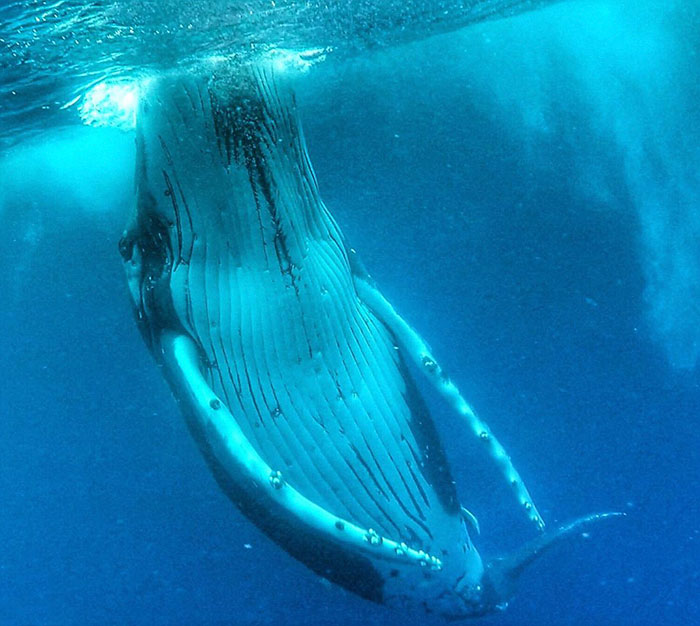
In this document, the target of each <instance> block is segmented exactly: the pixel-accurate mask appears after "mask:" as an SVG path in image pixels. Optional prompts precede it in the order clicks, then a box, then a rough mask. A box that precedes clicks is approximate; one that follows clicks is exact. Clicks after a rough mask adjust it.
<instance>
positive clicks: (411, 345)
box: [350, 250, 544, 530]
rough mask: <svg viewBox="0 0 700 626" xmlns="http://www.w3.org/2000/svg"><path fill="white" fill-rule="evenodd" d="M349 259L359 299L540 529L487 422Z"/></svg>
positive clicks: (534, 509) (525, 493)
mask: <svg viewBox="0 0 700 626" xmlns="http://www.w3.org/2000/svg"><path fill="white" fill-rule="evenodd" d="M350 258H351V262H352V267H353V275H354V279H355V288H356V290H357V294H358V296H359V297H360V299H361V300H362V301H363V302H364V303H365V305H366V306H367V307H369V309H370V310H371V311H372V312H373V313H374V315H376V316H377V318H378V319H379V320H381V322H382V323H383V324H384V325H385V326H386V327H387V328H388V329H389V330H390V331H391V332H392V334H393V335H394V337H395V338H396V341H397V343H398V344H399V348H400V349H401V351H402V352H403V353H404V354H405V356H406V357H407V359H408V360H410V361H413V362H414V363H415V365H416V366H417V367H418V368H419V369H420V370H421V371H422V372H423V373H424V374H425V376H426V377H427V378H428V379H429V380H430V382H431V383H432V384H433V386H434V387H435V388H436V389H437V390H438V392H439V393H440V395H442V397H443V398H445V400H447V402H448V403H449V404H450V405H451V406H452V408H453V409H454V410H455V411H456V412H457V413H458V414H459V415H460V416H461V417H462V419H464V420H465V421H466V422H467V424H468V425H469V427H470V428H471V430H472V431H473V432H474V434H475V435H476V436H477V437H479V439H480V440H481V441H482V442H483V444H484V446H485V447H486V448H487V450H488V452H489V454H490V456H491V457H492V458H493V459H494V461H495V462H496V464H497V465H498V467H499V468H500V470H501V472H502V473H503V475H504V476H505V478H506V480H507V481H508V483H509V484H510V485H511V487H512V488H513V490H514V491H515V494H516V496H517V498H518V501H519V502H520V504H521V506H522V507H523V508H524V510H525V511H526V512H527V515H528V517H529V518H530V520H531V521H532V522H534V523H535V524H536V526H537V527H538V529H540V530H542V529H543V528H544V520H543V519H542V517H541V516H540V514H539V512H538V511H537V507H536V506H535V503H534V502H533V500H532V497H531V496H530V493H529V491H528V490H527V487H526V486H525V483H524V482H523V480H522V478H521V477H520V474H519V473H518V471H517V470H516V469H515V467H514V466H513V463H512V461H511V459H510V457H509V456H508V454H507V453H506V451H505V449H504V448H503V446H502V445H501V444H500V442H499V441H498V439H496V437H495V436H494V434H493V433H492V432H491V429H490V428H489V427H488V425H487V424H486V423H485V422H483V421H482V420H481V419H479V417H478V416H477V415H476V413H475V412H474V410H473V409H472V408H471V406H470V405H469V403H468V402H467V401H466V400H465V399H464V398H463V396H462V394H461V393H460V392H459V389H457V387H456V385H455V384H454V383H453V382H452V381H451V380H450V379H449V378H448V376H447V375H446V374H445V372H444V371H443V369H442V368H441V367H440V365H439V364H438V362H437V360H436V359H435V357H434V356H433V354H432V352H431V350H430V347H429V346H428V344H427V343H426V342H425V341H424V340H423V338H422V337H421V336H420V335H419V334H418V333H417V332H416V331H415V330H414V329H413V328H411V326H410V325H409V324H408V323H407V322H406V320H404V319H403V318H402V317H401V316H400V315H399V314H398V313H397V312H396V310H395V309H394V307H393V306H392V305H391V303H390V302H389V301H388V300H387V299H386V298H385V297H384V295H383V294H382V293H381V291H379V289H378V288H377V286H376V284H375V283H374V281H373V280H372V278H371V277H370V276H369V275H368V274H367V272H366V270H364V268H363V267H362V264H361V263H360V261H359V259H358V258H357V256H356V255H355V253H354V251H353V250H350Z"/></svg>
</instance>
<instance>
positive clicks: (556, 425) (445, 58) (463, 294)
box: [0, 0, 700, 625]
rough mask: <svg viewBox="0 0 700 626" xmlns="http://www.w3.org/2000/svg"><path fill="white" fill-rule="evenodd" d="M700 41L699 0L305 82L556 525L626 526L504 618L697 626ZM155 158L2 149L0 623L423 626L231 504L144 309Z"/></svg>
mask: <svg viewBox="0 0 700 626" xmlns="http://www.w3.org/2000/svg"><path fill="white" fill-rule="evenodd" d="M698 26H700V15H699V13H698V7H697V6H695V5H693V4H692V3H690V2H687V1H686V2H680V1H678V2H671V3H666V4H665V5H664V7H663V8H659V7H654V5H653V3H651V2H644V1H641V0H640V1H639V2H635V3H631V2H630V3H621V4H617V3H616V4H615V5H612V4H606V3H572V4H566V3H565V4H563V5H561V6H558V7H555V8H553V9H550V10H547V11H544V12H542V13H539V14H532V15H526V16H521V17H518V18H514V19H511V20H507V21H504V22H498V23H492V24H488V25H482V26H477V27H474V28H472V29H469V30H467V31H464V32H459V33H455V34H451V35H445V36H441V37H438V38H433V39H430V40H428V41H425V42H421V43H416V44H412V45H408V46H404V47H402V48H396V49H392V50H387V51H375V52H369V53H366V54H364V55H361V56H359V57H356V58H354V59H348V60H345V61H343V62H342V63H335V64H334V63H331V62H329V63H327V64H321V65H319V66H317V67H315V68H314V69H313V71H312V72H311V73H310V74H309V75H308V77H306V78H305V79H304V80H305V82H304V83H303V84H301V85H300V87H299V89H298V96H299V103H300V110H301V114H302V119H303V121H304V125H305V130H306V135H307V141H308V144H309V150H310V153H311V157H312V160H313V162H314V164H315V167H316V172H317V175H318V178H319V181H320V185H321V192H322V194H323V197H324V199H325V200H326V202H327V204H328V205H329V207H330V209H331V211H332V212H333V213H334V215H335V217H336V218H337V220H338V222H339V223H340V224H341V226H342V228H343V229H344V231H345V233H346V235H347V237H348V239H349V241H350V242H351V244H352V245H353V246H354V247H356V248H357V249H358V251H359V252H360V253H361V255H362V258H363V260H364V262H365V265H367V266H368V268H369V269H370V270H371V272H372V274H373V275H374V277H375V278H376V279H377V281H378V282H379V284H380V285H381V286H382V288H383V290H384V291H385V293H386V294H387V296H388V297H389V298H390V299H391V300H392V302H393V303H394V304H395V306H396V307H397V308H398V309H399V310H400V311H401V312H402V314H403V315H404V316H405V317H406V318H407V319H409V320H410V321H411V323H412V324H413V325H414V326H415V327H416V328H417V329H419V330H420V332H421V333H422V334H423V335H424V336H425V337H426V339H427V340H428V341H429V342H430V344H431V346H432V348H433V350H434V352H435V353H436V354H437V355H438V356H439V357H440V358H441V360H442V361H443V365H444V366H445V367H446V369H447V370H448V371H449V372H450V373H451V376H452V378H453V379H454V380H455V381H456V382H457V383H458V384H459V385H460V387H461V389H462V391H463V393H464V395H465V396H466V397H467V398H468V399H469V401H470V402H471V403H472V404H473V405H474V406H475V407H476V408H477V409H478V411H479V413H480V415H481V416H482V417H483V418H484V419H485V420H486V421H488V422H489V424H490V426H491V427H492V429H493V430H494V432H496V433H497V434H498V435H499V437H500V439H501V441H502V442H503V443H504V445H505V446H506V448H507V449H508V450H509V452H510V454H511V455H512V457H513V459H514V462H515V463H516V466H517V467H518V468H519V470H520V472H521V474H522V475H523V477H524V478H525V480H526V482H527V483H528V486H529V488H530V491H531V492H532V494H533V496H534V498H535V501H536V502H537V503H538V507H539V509H540V511H541V512H542V514H543V515H544V517H545V520H546V521H547V522H548V523H549V525H550V526H552V527H554V526H556V524H557V523H560V522H564V521H566V520H569V519H571V518H574V517H576V516H579V515H581V514H585V513H588V512H594V511H605V510H619V511H624V512H626V513H627V516H626V517H625V518H624V519H622V520H614V521H610V522H606V523H605V524H601V525H600V526H599V527H596V528H595V529H593V530H592V531H591V532H590V536H589V537H587V538H579V539H576V540H573V541H570V542H569V543H567V544H565V545H563V546H560V547H558V548H557V549H556V550H555V551H552V552H551V553H549V554H547V555H546V556H545V557H544V558H543V559H542V560H541V561H539V562H538V563H537V564H536V565H535V566H533V567H532V568H531V570H529V571H528V572H527V573H526V574H525V576H524V577H523V579H522V582H521V585H520V590H519V593H518V595H517V597H516V599H515V600H514V601H513V603H512V605H511V606H510V607H509V609H508V611H507V612H506V613H504V614H501V615H498V616H493V617H489V618H486V619H485V620H483V623H485V624H493V625H496V624H498V625H506V624H523V625H528V624H552V625H559V624H561V625H585V624H621V625H622V624H630V625H633V624H697V623H700V600H699V598H700V523H699V522H698V519H699V518H700V505H699V503H698V496H699V495H700V493H699V491H698V479H699V478H700V454H699V452H698V450H699V449H700V419H699V418H700V386H699V378H698V367H699V364H698V360H699V357H700V245H699V244H700V180H699V179H698V172H699V171H700V168H699V167H698V166H700V105H698V102H700V99H699V98H698V96H700V69H698V68H699V67H700V64H699V63H698V58H700V37H698V35H697V33H698V32H700V30H699V29H698ZM133 153H134V148H133V136H132V135H131V134H130V133H128V132H123V131H119V130H114V129H105V128H88V127H84V126H83V127H81V126H77V125H75V126H71V127H68V128H63V127H60V128H59V127H55V128H54V127H49V128H46V129H45V131H44V132H43V133H42V134H41V135H38V136H33V137H31V138H28V139H27V140H25V141H19V142H18V143H16V145H14V146H13V147H12V148H8V149H7V150H6V151H5V152H4V153H3V154H2V155H0V183H1V186H0V268H2V269H3V271H2V272H0V294H2V300H0V375H1V377H2V378H1V381H2V382H1V384H0V624H10V625H14V624H32V625H33V624H57V625H63V624H139V625H140V624H183V625H184V624H202V625H204V624H245V625H252V624H284V625H296V624H348V625H360V624H363V625H364V624H387V625H394V624H396V625H399V624H401V625H403V624H406V623H408V621H407V618H406V616H404V615H402V614H401V613H399V612H394V611H390V610H388V609H385V608H383V607H377V606H374V605H371V604H369V603H367V602H365V601H363V600H360V599H359V598H357V597H355V596H353V595H351V594H349V593H347V592H345V591H343V590H340V589H338V588H335V587H331V586H329V585H328V584H327V583H324V582H323V581H320V580H319V579H318V578H317V577H316V576H315V575H314V574H312V573H310V572H309V571H308V570H307V569H306V568H304V567H303V566H302V565H300V564H299V563H297V562H295V561H294V560H293V559H292V558H291V557H289V556H288V555H287V554H286V553H284V552H283V551H281V550H280V549H279V548H277V547H276V546H275V545H273V544H271V543H270V542H269V541H268V540H267V539H266V538H265V537H263V536H262V535H261V534H260V533H259V532H258V531H257V530H256V529H255V528H254V527H253V526H252V525H251V524H249V523H248V522H247V521H246V520H245V519H244V518H242V516H241V515H240V514H239V513H238V512H237V511H236V509H235V508H234V506H233V505H232V504H231V503H230V502H229V501H228V500H227V499H226V498H225V497H224V496H223V495H222V494H221V493H220V492H219V490H218V488H217V487H216V485H215V483H214V480H213V479H212V478H211V476H210V475H209V473H208V471H207V469H206V468H205V466H204V462H203V461H202V460H201V459H200V456H199V454H198V452H197V450H196V449H195V446H194V444H193V442H192V441H191V440H190V438H189V435H188V433H187V432H186V429H185V426H184V424H183V422H182V419H181V417H180V415H179V412H178V410H177V408H176V406H175V403H174V401H173V399H172V398H171V396H170V393H169V391H168V390H167V388H166V385H165V383H164V381H163V380H162V377H161V375H160V372H159V371H158V370H157V368H156V367H155V365H154V363H153V361H152V358H151V356H150V355H149V354H148V352H147V350H146V348H145V346H144V345H143V343H142V340H141V338H140V336H139V334H138V332H137V330H136V327H135V324H134V322H133V320H132V312H131V307H130V303H129V298H128V294H127V288H126V284H125V280H124V277H123V272H122V266H121V262H120V258H119V255H118V251H117V242H118V240H119V237H120V235H121V230H122V228H123V226H124V223H125V221H126V217H127V215H128V213H129V211H130V210H131V202H132V197H131V193H132V185H133V176H132V168H133ZM429 400H430V401H431V405H432V408H433V414H434V418H435V421H436V423H437V425H438V429H439V431H440V433H441V435H442V438H443V441H444V443H445V447H446V448H447V452H448V455H449V457H450V459H451V465H452V469H453V473H454V477H455V480H456V481H457V484H458V487H459V491H460V497H461V499H462V500H463V501H464V502H465V503H467V505H468V506H469V508H470V509H471V510H473V511H474V513H475V514H476V515H477V517H478V518H479V521H480V524H481V530H482V534H481V536H480V537H477V539H476V543H477V546H478V547H479V549H480V551H481V552H482V553H485V554H486V555H487V556H495V555H498V554H504V553H506V552H508V551H509V550H512V549H514V548H515V547H516V546H518V545H520V544H521V543H522V542H523V541H525V540H527V539H528V538H530V537H532V535H533V532H534V531H533V530H532V529H531V528H530V527H529V525H528V524H527V522H526V521H525V520H524V519H522V517H521V515H520V514H519V512H518V511H517V510H516V509H517V507H516V506H514V504H513V501H512V497H511V494H510V493H509V492H508V490H507V489H506V488H505V487H504V486H503V485H502V481H501V479H500V477H499V475H498V472H497V471H496V470H495V468H494V467H493V466H492V464H491V463H490V461H489V460H488V459H486V458H483V455H482V454H481V453H480V450H479V447H478V446H477V445H476V443H475V442H474V441H473V439H472V437H470V435H469V434H468V433H467V432H466V430H465V429H464V428H463V427H462V425H461V424H460V423H459V421H458V420H457V419H456V418H455V417H454V416H453V415H452V414H451V413H450V411H449V410H448V409H447V408H446V407H445V406H444V405H443V404H441V402H440V400H439V399H437V398H433V397H430V398H429ZM415 623H417V622H415ZM420 623H425V624H430V623H433V622H431V621H430V620H428V619H427V618H426V619H421V620H420Z"/></svg>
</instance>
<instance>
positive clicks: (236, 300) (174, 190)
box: [120, 64, 544, 616]
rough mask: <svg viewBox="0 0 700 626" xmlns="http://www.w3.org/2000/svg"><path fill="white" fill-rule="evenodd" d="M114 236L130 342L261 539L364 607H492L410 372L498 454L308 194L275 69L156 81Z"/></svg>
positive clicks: (470, 611) (521, 491) (475, 610)
mask: <svg viewBox="0 0 700 626" xmlns="http://www.w3.org/2000/svg"><path fill="white" fill-rule="evenodd" d="M137 153H138V164H137V210H136V213H135V215H134V218H133V220H132V222H131V224H130V225H129V227H128V229H127V231H126V232H125V234H124V237H123V238H122V241H121V243H120V249H121V253H122V256H123V258H124V261H125V267H126V270H127V279H128V283H129V289H130V293H131V296H132V299H133V302H134V306H135V310H136V317H137V322H138V324H139V327H140V329H141V331H142V334H143V336H144V338H145V340H146V342H147V345H148V346H149V348H150V349H151V352H152V353H153V355H154V356H155V358H156V360H157V361H158V362H159V364H161V365H162V366H163V372H164V374H165V376H166V379H167V380H168V382H169V384H170V386H171V389H172V390H173V393H174V395H175V396H176V398H177V399H178V402H179V404H180V407H181V409H182V411H183V413H184V414H185V416H186V418H187V419H188V424H189V425H190V429H191V430H192V432H193V434H194V436H195V439H196V440H197V442H198V443H199V445H200V448H201V449H202V452H203V454H204V456H205V458H206V459H207V462H208V463H209V464H210V466H211V468H212V471H213V472H214V475H215V476H216V478H217V480H218V481H219V483H220V485H221V486H222V488H223V489H224V490H225V491H226V493H227V494H228V495H229V496H230V497H231V498H232V500H234V502H235V503H236V504H237V505H238V506H239V507H240V508H241V510H242V511H243V512H244V513H245V514H246V515H247V516H248V517H249V518H250V519H251V520H252V521H253V522H254V523H256V524H257V525H258V526H259V527H260V528H261V529H263V530H264V531H265V532H266V533H267V534H268V535H269V536H270V537H272V538H273V539H274V540H275V541H276V542H278V543H279V544H280V545H282V546H283V547H284V548H285V549H286V550H288V551H289V552H290V553H292V554H293V555H294V556H296V557H297V558H299V559H300V560H302V561H303V562H305V563H306V564H307V565H309V566H310V567H311V568H312V569H314V570H315V571H317V572H319V573H321V575H323V576H324V577H326V578H329V579H330V580H332V581H335V582H338V583H339V584H341V585H343V586H345V587H347V588H349V589H351V590H353V591H355V592H357V593H359V594H361V595H363V596H365V597H367V598H370V599H372V600H375V601H379V602H384V603H386V604H390V605H397V606H399V605H401V606H403V605H407V604H409V605H411V604H412V605H415V606H419V607H424V608H426V609H427V610H429V611H434V612H437V613H440V614H442V615H445V616H467V615H476V614H481V613H483V612H484V610H485V607H486V606H489V607H490V608H491V609H495V608H497V606H498V605H497V604H496V603H491V602H490V600H489V602H486V601H485V599H484V586H483V584H482V583H483V582H484V580H482V579H483V575H484V567H483V565H482V561H481V558H480V557H479V554H478V552H477V551H476V549H475V548H474V545H473V544H472V541H471V538H470V534H469V532H470V530H477V531H478V521H477V520H476V518H475V517H474V516H473V515H472V514H470V513H469V512H468V511H467V510H466V509H464V508H463V507H461V506H460V503H459V501H458V498H457V492H456V487H455V484H454V482H453V481H452V478H451V474H450V471H449V467H448V463H447V460H446V458H445V455H444V452H443V450H442V446H441V443H440V440H439V437H438V436H437V432H436V430H435V428H434V425H433V423H432V419H431V417H430V415H429V412H428V409H427V407H426V405H425V403H424V402H423V400H422V398H421V396H420V394H419V392H418V389H417V387H416V384H415V382H414V380H413V377H412V374H411V373H410V372H409V366H408V365H409V364H412V365H413V366H414V368H415V369H416V370H417V371H420V372H422V373H423V374H424V375H425V376H426V378H427V379H428V380H429V381H430V383H431V384H432V385H433V386H434V387H435V389H436V390H437V391H438V392H439V394H440V395H441V396H442V398H443V399H444V400H445V401H446V402H447V403H448V404H449V405H450V406H451V407H452V408H453V410H454V411H455V412H456V413H457V415H459V416H460V417H461V418H462V419H463V420H464V421H465V423H466V424H467V425H468V426H469V428H470V429H471V430H472V432H473V433H474V434H475V435H476V436H477V437H478V438H479V440H480V441H481V442H482V444H483V448H484V450H485V451H486V452H487V453H488V454H489V455H490V456H491V457H492V458H493V459H494V460H495V462H496V464H497V466H498V467H499V469H500V470H501V472H502V473H503V475H504V477H505V478H506V480H507V481H508V484H509V485H510V486H511V487H512V490H513V493H514V495H515V496H516V498H517V500H518V502H519V504H520V506H521V507H522V510H523V511H524V512H525V513H526V515H527V517H528V518H529V519H530V520H531V521H532V522H533V523H534V524H535V525H536V527H537V528H539V529H542V528H543V526H544V522H543V520H542V518H541V517H540V515H539V513H538V512H537V509H536V507H535V505H534V502H533V500H532V498H531V496H530V494H529V492H528V490H527V488H526V487H525V485H524V483H523V481H522V479H521V477H520V475H519V474H518V472H517V471H516V469H515V467H514V466H513V464H512V462H511V460H510V457H509V456H508V455H507V453H506V452H505V450H504V449H503V447H502V446H501V445H500V443H499V442H498V440H497V439H496V437H495V436H494V435H493V433H492V432H491V430H490V429H489V428H488V426H487V425H486V424H485V423H484V422H483V421H481V420H480V419H479V418H478V417H477V416H476V414H475V412H474V411H473V410H472V409H471V407H470V406H469V404H468V403H467V402H466V400H465V399H464V398H463V397H462V395H461V393H460V392H459V390H458V389H457V387H456V386H455V384H454V383H453V382H452V381H451V380H450V379H449V378H448V376H447V375H446V374H445V372H444V370H443V369H442V367H441V366H440V365H439V362H438V361H437V359H436V357H435V356H434V355H433V353H432V352H431V350H430V349H429V347H428V345H427V343H426V342H425V341H424V340H423V339H422V338H421V337H420V335H419V334H418V333H417V332H416V331H415V330H414V329H413V328H411V326H410V325H409V324H408V323H407V322H406V321H405V320H404V319H403V318H402V317H401V316H400V315H399V314H398V313H397V312H396V310H395V309H394V307H393V306H392V305H391V303H389V302H388V300H387V299H386V298H385V297H384V296H383V295H382V293H381V292H380V290H379V289H378V287H377V285H376V284H375V283H374V281H373V280H372V279H371V277H370V276H369V275H368V274H367V272H366V270H364V268H363V266H362V265H361V263H360V262H359V260H358V258H357V254H356V253H355V251H354V250H353V249H352V248H350V247H349V246H348V245H347V244H346V243H345V240H344V237H343V235H342V232H341V231H340V228H339V227H338V225H337V224H336V222H335V220H334V219H333V218H332V216H331V214H330V213H329V211H328V209H327V208H326V206H325V204H324V203H323V202H322V200H321V198H320V195H319V192H318V186H317V183H316V178H315V175H314V172H313V168H312V166H311V162H310V160H309V157H308V153H307V151H306V146H305V142H304V137H303V134H302V131H301V127H300V125H299V121H298V118H297V113H296V107H295V102H294V95H293V92H292V90H291V87H290V85H289V84H288V83H287V82H285V80H284V78H283V77H280V76H279V74H278V70H277V68H276V67H275V66H274V64H265V65H260V64H255V65H252V64H234V65H233V66H223V67H221V68H219V70H218V71H217V72H215V73H214V74H213V75H211V76H207V77H193V76H192V75H170V76H164V77H162V78H161V79H159V80H158V81H154V82H153V83H152V84H151V85H150V86H149V88H148V90H147V92H146V93H145V94H144V95H143V97H142V100H141V103H140V106H139V110H138V113H137Z"/></svg>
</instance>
